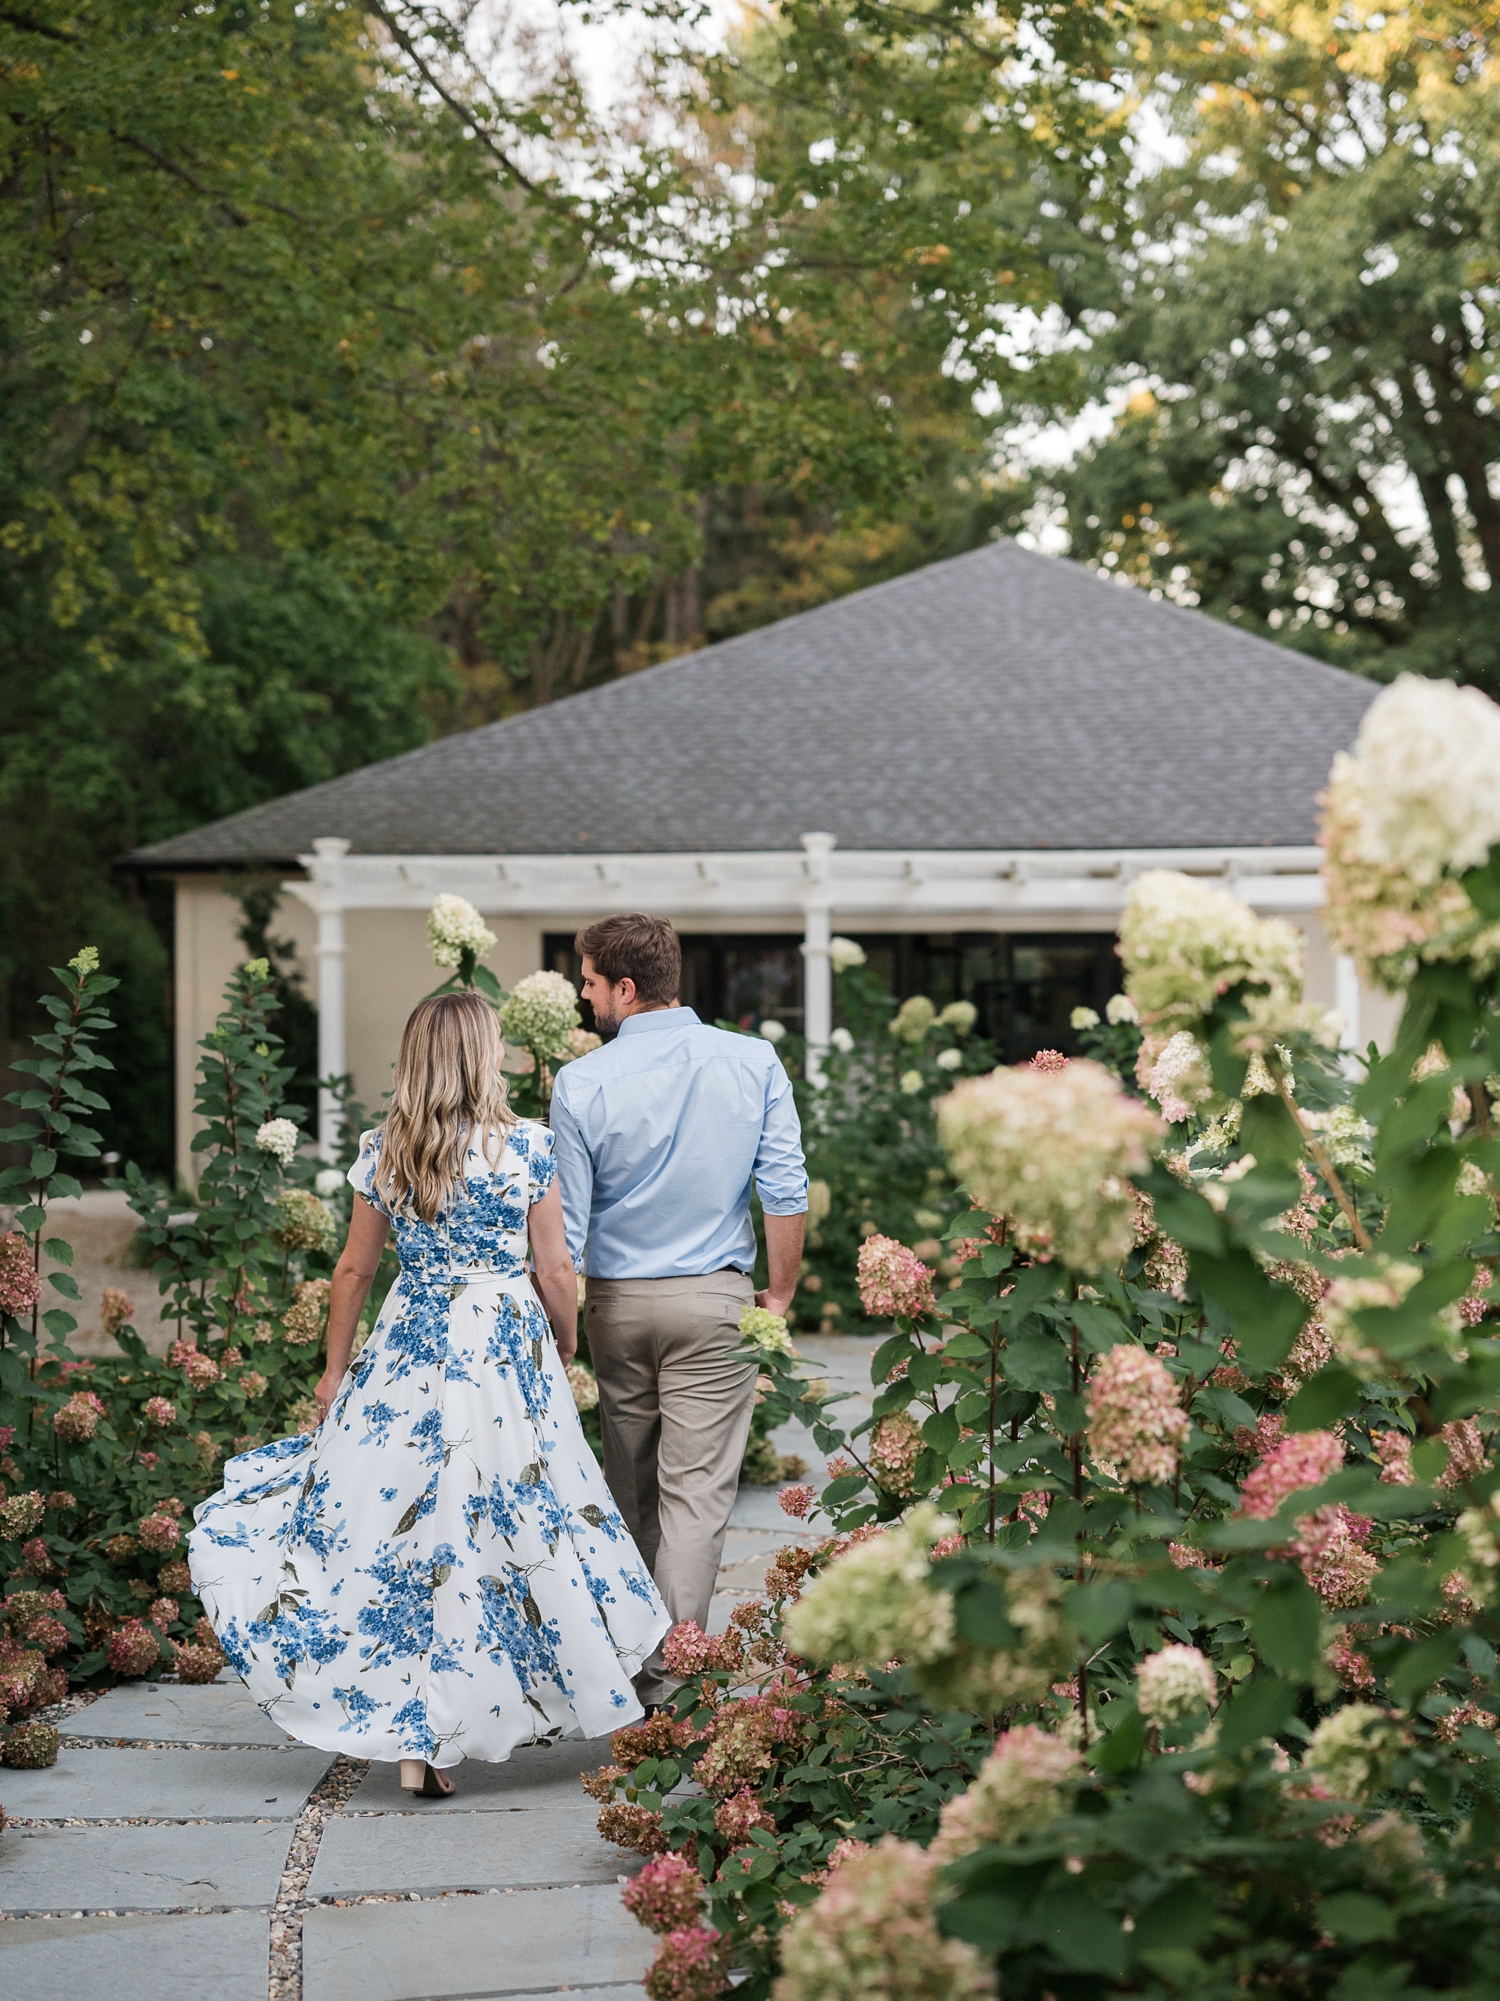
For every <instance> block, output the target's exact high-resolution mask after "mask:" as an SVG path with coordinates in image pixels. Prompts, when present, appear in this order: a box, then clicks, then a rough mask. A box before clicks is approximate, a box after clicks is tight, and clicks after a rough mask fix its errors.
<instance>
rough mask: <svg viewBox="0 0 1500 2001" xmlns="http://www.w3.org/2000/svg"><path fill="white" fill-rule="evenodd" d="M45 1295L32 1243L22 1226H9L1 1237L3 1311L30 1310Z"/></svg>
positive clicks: (0, 1297)
mask: <svg viewBox="0 0 1500 2001" xmlns="http://www.w3.org/2000/svg"><path fill="white" fill-rule="evenodd" d="M41 1296H42V1281H41V1279H40V1277H39V1276H38V1275H37V1269H36V1261H35V1259H34V1258H33V1256H32V1252H31V1246H30V1244H29V1243H28V1242H27V1240H26V1238H25V1237H23V1236H22V1234H21V1232H20V1231H19V1230H7V1231H6V1233H5V1235H4V1236H3V1237H0V1313H14V1314H16V1315H18V1316H19V1315H20V1314H23V1313H29V1312H30V1311H31V1309H32V1307H33V1306H35V1305H36V1304H37V1302H38V1301H39V1300H40V1299H41Z"/></svg>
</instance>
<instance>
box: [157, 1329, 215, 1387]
mask: <svg viewBox="0 0 1500 2001" xmlns="http://www.w3.org/2000/svg"><path fill="white" fill-rule="evenodd" d="M167 1360H168V1361H169V1362H170V1363H171V1364H172V1367H173V1368H174V1369H181V1371H182V1373H183V1374H184V1375H185V1376H186V1377H187V1379H188V1381H189V1382H190V1383H191V1384H192V1386H193V1388H194V1389H195V1390H201V1389H206V1388H207V1386H208V1385H209V1384H210V1383H216V1382H217V1381H218V1380H219V1365H218V1363H217V1362H216V1361H215V1360H214V1358H213V1356H212V1355H205V1354H204V1352H203V1350H202V1349H201V1348H195V1347H194V1346H193V1344H192V1342H191V1341H174V1342H173V1343H172V1346H171V1347H170V1348H169V1349H168V1351H167Z"/></svg>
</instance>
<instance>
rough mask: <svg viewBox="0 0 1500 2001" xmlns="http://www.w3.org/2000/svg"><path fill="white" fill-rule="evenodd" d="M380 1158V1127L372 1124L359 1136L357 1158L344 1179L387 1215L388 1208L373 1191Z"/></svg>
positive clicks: (357, 1193)
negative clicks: (367, 1130)
mask: <svg viewBox="0 0 1500 2001" xmlns="http://www.w3.org/2000/svg"><path fill="white" fill-rule="evenodd" d="M379 1160H380V1128H379V1127H378V1126H372V1127H371V1129H370V1130H369V1132H367V1133H361V1134H360V1136H359V1158H358V1159H357V1160H356V1161H355V1163H354V1165H353V1166H352V1167H351V1168H350V1170H349V1172H348V1174H347V1175H346V1176H345V1179H346V1180H347V1181H348V1183H349V1186H350V1187H351V1188H352V1189H353V1190H354V1192H355V1194H356V1195H363V1196H364V1198H365V1200H366V1201H367V1202H368V1203H370V1204H371V1205H372V1207H374V1208H376V1209H378V1210H379V1211H380V1213H381V1215H382V1216H389V1214H390V1213H391V1212H390V1210H389V1209H388V1208H387V1207H386V1206H385V1204H384V1202H382V1201H381V1199H380V1197H379V1196H378V1195H377V1194H376V1193H375V1169H376V1166H377V1164H378V1163H379Z"/></svg>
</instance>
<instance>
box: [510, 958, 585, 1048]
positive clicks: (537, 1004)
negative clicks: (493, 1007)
mask: <svg viewBox="0 0 1500 2001" xmlns="http://www.w3.org/2000/svg"><path fill="white" fill-rule="evenodd" d="M579 1026H580V1022H579V1018H578V995H577V993H576V992H575V991H574V987H573V982H572V981H571V980H570V979H567V978H565V977H564V975H563V974H561V973H528V974H527V975H526V977H525V979H524V980H517V981H516V984H515V985H514V986H513V987H512V988H511V990H510V992H509V993H508V994H507V995H506V997H505V1002H504V1005H503V1006H502V1007H501V1009H500V1032H501V1034H502V1035H503V1036H504V1037H505V1039H506V1041H507V1042H518V1043H520V1044H522V1045H523V1046H524V1047H525V1048H527V1049H529V1050H530V1051H531V1052H532V1054H533V1055H534V1056H536V1057H538V1058H540V1060H541V1061H542V1062H543V1063H549V1062H550V1063H560V1062H563V1061H565V1060H566V1059H567V1058H569V1057H571V1056H572V1054H573V1049H572V1046H571V1044H570V1041H569V1038H570V1036H571V1035H572V1033H573V1031H574V1029H575V1028H577V1027H579Z"/></svg>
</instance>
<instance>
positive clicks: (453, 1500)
mask: <svg viewBox="0 0 1500 2001" xmlns="http://www.w3.org/2000/svg"><path fill="white" fill-rule="evenodd" d="M502 1053H503V1048H502V1044H501V1042H500V1035H499V1030H498V1028H497V1026H496V1023H495V1017H494V1015H493V1013H492V1012H491V1010H490V1009H489V1007H488V1006H487V1005H486V1004H485V1002H484V1001H483V1000H481V999H480V997H479V996H478V995H477V994H444V995H439V996H436V997H435V998H433V999H431V1000H426V1001H423V1003H422V1004H421V1006H420V1007H419V1008H418V1009H417V1010H416V1012H415V1013H414V1014H413V1015H412V1017H411V1019H410V1021H409V1022H408V1023H407V1025H406V1032H405V1034H404V1036H403V1037H402V1042H401V1054H400V1058H399V1060H398V1062H397V1066H396V1082H395V1089H394V1092H393V1094H392V1103H391V1111H390V1115H389V1116H388V1118H387V1119H386V1121H385V1124H384V1126H383V1127H381V1128H378V1129H377V1130H376V1131H374V1132H369V1133H366V1134H365V1135H364V1137H363V1139H362V1140H361V1142H360V1151H359V1159H358V1160H357V1161H356V1162H355V1164H354V1166H353V1167H352V1168H351V1169H350V1170H349V1180H350V1182H351V1183H352V1185H353V1187H354V1189H355V1191H356V1196H355V1202H354V1214H353V1217H352V1220H351V1222H350V1227H349V1241H348V1243H347V1244H346V1245H345V1247H344V1252H343V1255H342V1257H341V1258H340V1259H339V1262H338V1266H337V1268H336V1270H335V1272H334V1276H333V1288H332V1297H331V1300H330V1305H329V1314H328V1367H327V1371H326V1373H325V1374H324V1377H323V1380H322V1381H321V1382H320V1383H319V1385H318V1389H317V1405H318V1415H319V1419H320V1422H319V1427H318V1429H317V1431H316V1432H314V1433H312V1434H311V1435H303V1436H300V1437H297V1438H283V1439H278V1440H277V1441H276V1442H275V1443H274V1444H271V1445H264V1446H261V1447H260V1448H259V1450H257V1451H254V1452H246V1453H242V1454H241V1455H240V1456H239V1457H238V1458H236V1459H231V1460H230V1461H229V1462H228V1463H227V1465H226V1466H225V1469H224V1473H225V1480H224V1487H223V1489H222V1491H221V1492H219V1493H217V1494H215V1495H214V1496H213V1498H212V1499H211V1500H208V1501H205V1502H204V1503H203V1504H202V1505H201V1506H200V1507H199V1508H198V1509H197V1511H196V1517H195V1519H196V1523H197V1526H196V1527H195V1528H194V1530H193V1533H192V1536H191V1538H190V1542H189V1558H190V1562H191V1565H192V1572H193V1583H194V1588H195V1589H196V1591H197V1592H198V1595H199V1596H200V1597H201V1598H202V1600H203V1602H204V1605H205V1606H206V1608H207V1610H208V1615H209V1618H210V1619H211V1620H212V1622H213V1626H214V1630H215V1632H216V1633H217V1634H218V1636H219V1642H220V1644H221V1645H222V1647H223V1649H224V1652H225V1654H226V1655H227V1656H228V1658H229V1660H230V1662H231V1663H232V1664H233V1665H234V1667H235V1668H237V1669H238V1671H239V1672H240V1673H241V1674H242V1675H243V1676H244V1678H245V1680H246V1682H247V1683H248V1685H249V1687H250V1691H251V1693H252V1694H253V1695H254V1696H255V1698H256V1700H257V1701H258V1702H259V1704H260V1706H261V1707H262V1708H263V1709H264V1710H265V1711H266V1712H267V1714H268V1715H270V1716H273V1717H274V1718H275V1720H276V1721H277V1722H278V1723H279V1724H280V1725H281V1727H282V1728H283V1729H284V1730H285V1731H286V1732H287V1734H288V1735H289V1736H291V1737H294V1738H296V1739H298V1740H299V1741H300V1742H302V1743H304V1744H312V1745H316V1746H317V1747H318V1748H319V1749H321V1750H327V1751H346V1752H349V1753H350V1754H351V1755H353V1756H355V1757H361V1758H377V1759H392V1760H396V1759H399V1760H400V1761H401V1783H402V1784H403V1786H405V1787H407V1788H408V1789H409V1790H412V1791H421V1792H424V1793H425V1794H427V1795H428V1796H433V1795H436V1794H437V1793H439V1792H451V1791H452V1789H453V1788H452V1781H451V1780H450V1779H448V1778H446V1777H445V1776H443V1773H444V1770H445V1768H447V1767H449V1766H453V1765H457V1764H458V1763H460V1762H461V1761H462V1760H463V1759H464V1758H482V1759H487V1760H490V1761H492V1762H497V1761H499V1760H502V1759H505V1758H508V1757H509V1756H510V1753H511V1751H512V1750H513V1749H514V1748H515V1746H516V1745H517V1744H530V1743H535V1742H537V1741H539V1740H545V1739H553V1738H558V1737H565V1736H579V1735H582V1736H599V1735H602V1734H603V1733H604V1732H606V1731H608V1730H613V1729H615V1728H617V1727H618V1726H619V1725H620V1724H622V1723H629V1722H633V1721H634V1720H635V1719H636V1718H637V1717H638V1716H639V1715H640V1713H641V1705H640V1703H639V1701H638V1700H637V1698H636V1696H635V1693H634V1691H633V1689H632V1687H631V1678H632V1676H633V1675H635V1674H636V1673H637V1672H638V1671H639V1669H640V1667H641V1665H642V1663H643V1662H644V1661H645V1659H646V1657H647V1656H648V1655H649V1654H650V1653H651V1651H652V1649H653V1648H654V1647H655V1646H656V1644H657V1642H658V1641H659V1640H660V1639H661V1637H662V1635H663V1633H664V1632H666V1631H667V1629H668V1628H669V1626H670V1625H671V1619H670V1617H669V1616H668V1613H667V1610H666V1608H665V1606H664V1605H663V1604H662V1601H661V1599H660V1597H659V1596H658V1594H657V1591H656V1587H655V1586H654V1584H653V1583H652V1582H651V1579H650V1576H649V1575H648V1573H647V1571H646V1568H645V1566H644V1564H643V1563H642V1562H641V1559H640V1557H639V1555H638V1554H637V1552H636V1548H635V1545H634V1543H633V1542H632V1541H631V1540H630V1537H629V1535H628V1534H627V1533H626V1530H625V1526H624V1523H623V1522H622V1521H621V1519H620V1515H619V1513H618V1511H617V1510H616V1509H615V1507H614V1505H613V1503H612V1501H611V1499H610V1495H609V1490H608V1488H607V1487H606V1486H605V1484H604V1479H603V1476H602V1475H601V1473H600V1472H599V1469H598V1466H597V1464H596V1462H595V1460H594V1455H593V1453H592V1452H591V1450H590V1449H589V1445H588V1441H587V1440H586V1439H585V1437H584V1435H583V1431H582V1428H581V1427H580V1425H579V1422H578V1414H577V1411H576V1409H575V1407H574V1403H573V1397H572V1392H571V1390H570V1388H569V1385H568V1378H567V1371H566V1364H567V1362H568V1360H569V1359H570V1357H571V1356H572V1354H573V1352H574V1349H575V1347H576V1345H577V1280H576V1279H575V1277H574V1273H573V1266H572V1262H571V1260H570V1258H569V1256H568V1251H567V1245H566V1242H565V1239H564V1235H563V1218H562V1203H561V1198H560V1196H559V1193H558V1190H557V1189H556V1187H555V1186H554V1185H553V1184H554V1176H555V1168H554V1166H553V1160H552V1134H551V1133H550V1132H549V1131H548V1130H547V1128H546V1127H545V1126H540V1125H535V1124H533V1123H531V1122H530V1121H529V1120H520V1119H517V1118H516V1116H515V1114H514V1113H513V1112H511V1110H510V1109H509V1107H508V1105H507V1104H506V1101H505V1084H504V1079H503V1077H502V1076H501V1074H500V1068H499V1064H500V1058H501V1055H502ZM392 1228H394V1230H395V1233H396V1248H397V1251H398V1252H399V1254H400V1259H401V1275H400V1277H399V1278H398V1279H397V1281H396V1283H395V1284H394V1285H393V1286H392V1288H391V1291H390V1294H389V1297H388V1298H387V1300H386V1302H385V1305H384V1307H383V1309H382V1311H381V1314H380V1318H379V1320H378V1321H377V1322H376V1325H375V1328H374V1331H373V1333H372V1334H371V1336H370V1339H369V1341H368V1343H367V1344H366V1346H365V1347H364V1348H363V1349H362V1350H361V1352H360V1354H359V1356H358V1359H357V1360H356V1361H355V1363H354V1365H353V1367H352V1368H351V1367H350V1366H349V1355H350V1350H351V1348H352V1346H353V1341H354V1334H355V1330H356V1328H357V1326H358V1324H359V1315H360V1309H361V1308H362V1306H363V1305H364V1302H365V1298H366V1295H367V1294H368V1292H369V1289H370V1284H371V1281H372V1280H373V1278H374V1276H375V1272H376V1268H377V1266H378V1264H379V1260H380V1253H381V1249H382V1247H383V1245H384V1243H385V1240H386V1236H387V1233H388V1232H389V1231H390V1230H391V1229H392ZM528 1239H529V1246H530V1252H531V1256H532V1260H533V1264H534V1277H533V1278H528V1277H527V1273H526V1258H527V1249H528ZM533 1288H534V1289H533ZM539 1296H540V1297H539ZM544 1309H545V1310H544ZM549 1321H550V1323H551V1326H550V1329H549V1325H548V1323H549Z"/></svg>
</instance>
